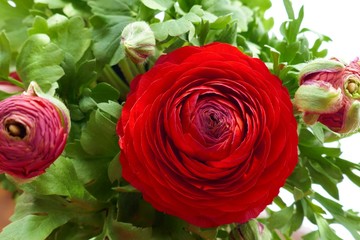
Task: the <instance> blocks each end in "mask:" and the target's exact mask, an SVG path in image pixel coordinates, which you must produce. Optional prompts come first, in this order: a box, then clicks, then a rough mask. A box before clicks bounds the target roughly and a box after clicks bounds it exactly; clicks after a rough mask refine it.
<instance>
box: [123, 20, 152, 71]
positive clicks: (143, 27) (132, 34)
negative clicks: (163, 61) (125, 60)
mask: <svg viewBox="0 0 360 240" xmlns="http://www.w3.org/2000/svg"><path fill="white" fill-rule="evenodd" d="M121 44H123V46H124V49H125V53H126V55H127V56H128V57H129V58H130V59H131V60H132V61H133V62H134V63H136V64H142V63H144V62H145V61H146V59H147V58H148V57H150V56H152V55H154V53H155V36H154V32H153V31H152V30H151V28H150V26H149V25H148V24H147V23H146V22H143V21H141V22H134V23H130V24H129V25H127V26H126V27H125V28H124V30H123V32H122V34H121Z"/></svg>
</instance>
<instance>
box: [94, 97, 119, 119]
mask: <svg viewBox="0 0 360 240" xmlns="http://www.w3.org/2000/svg"><path fill="white" fill-rule="evenodd" d="M97 106H98V108H99V109H100V110H102V111H103V112H105V113H107V114H109V115H110V116H112V117H114V118H115V119H118V118H119V117H120V114H121V109H122V106H121V105H120V104H119V103H117V102H113V101H108V102H107V103H98V104H97Z"/></svg>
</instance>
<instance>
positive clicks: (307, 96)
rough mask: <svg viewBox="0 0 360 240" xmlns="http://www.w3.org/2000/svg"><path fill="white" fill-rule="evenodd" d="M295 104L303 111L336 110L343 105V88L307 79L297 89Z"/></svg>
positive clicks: (328, 111) (329, 111)
mask: <svg viewBox="0 0 360 240" xmlns="http://www.w3.org/2000/svg"><path fill="white" fill-rule="evenodd" d="M295 104H296V106H298V108H299V110H300V111H303V112H314V113H318V114H319V113H332V112H336V111H338V110H339V109H340V108H341V106H342V93H341V89H340V88H338V89H335V88H334V87H333V86H332V85H331V84H330V83H328V82H323V81H307V82H305V83H304V84H303V85H301V86H300V87H299V89H298V90H297V91H296V93H295Z"/></svg>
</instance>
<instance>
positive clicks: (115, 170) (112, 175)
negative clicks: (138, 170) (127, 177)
mask: <svg viewBox="0 0 360 240" xmlns="http://www.w3.org/2000/svg"><path fill="white" fill-rule="evenodd" d="M119 156H120V153H119V154H117V155H116V156H115V157H114V158H113V159H112V160H111V162H110V163H109V167H108V176H109V180H110V182H111V183H114V182H115V181H116V180H118V181H120V179H121V171H122V167H121V164H120V160H119Z"/></svg>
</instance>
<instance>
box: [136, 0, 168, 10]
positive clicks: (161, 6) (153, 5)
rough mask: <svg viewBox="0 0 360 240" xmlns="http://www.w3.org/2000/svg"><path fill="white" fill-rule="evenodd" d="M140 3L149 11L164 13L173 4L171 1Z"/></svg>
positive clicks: (142, 0) (154, 0)
mask: <svg viewBox="0 0 360 240" xmlns="http://www.w3.org/2000/svg"><path fill="white" fill-rule="evenodd" d="M141 2H142V3H143V4H144V5H145V6H147V7H148V8H150V9H155V10H160V11H165V10H167V9H169V8H170V7H171V6H172V5H173V4H174V1H173V0H141Z"/></svg>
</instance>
